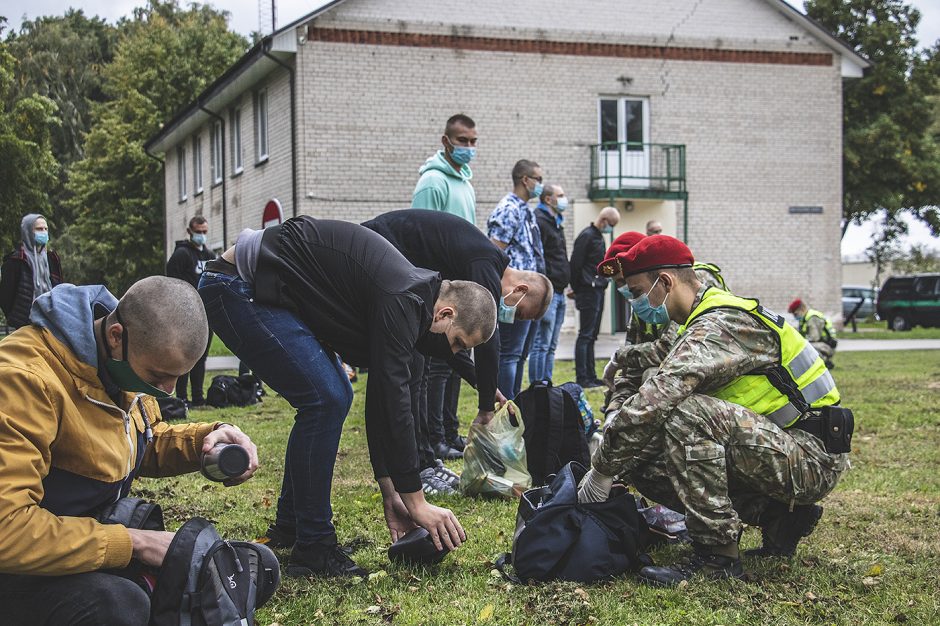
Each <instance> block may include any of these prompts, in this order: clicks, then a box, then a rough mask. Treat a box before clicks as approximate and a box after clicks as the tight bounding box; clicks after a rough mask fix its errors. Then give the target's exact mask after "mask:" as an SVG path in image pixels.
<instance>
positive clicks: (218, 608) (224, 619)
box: [150, 517, 281, 626]
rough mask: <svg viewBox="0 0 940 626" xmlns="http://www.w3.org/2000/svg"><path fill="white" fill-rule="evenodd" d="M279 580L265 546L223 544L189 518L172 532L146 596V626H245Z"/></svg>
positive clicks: (216, 535)
mask: <svg viewBox="0 0 940 626" xmlns="http://www.w3.org/2000/svg"><path fill="white" fill-rule="evenodd" d="M280 582H281V569H280V566H279V564H278V561H277V557H275V556H274V553H273V552H271V550H270V548H268V547H267V546H263V545H261V544H257V543H251V542H248V541H226V540H223V539H222V538H221V537H220V536H219V533H218V532H216V530H215V527H214V526H213V525H212V524H210V523H209V522H208V521H206V520H205V519H203V518H201V517H194V518H193V519H191V520H189V521H188V522H186V523H185V524H183V526H182V527H181V528H180V529H179V530H178V531H176V536H175V537H174V538H173V541H172V542H171V543H170V547H169V549H168V550H167V553H166V557H165V558H164V560H163V566H162V567H161V568H160V573H159V574H158V575H157V580H156V586H155V588H154V590H153V595H152V596H151V598H150V624H151V626H182V625H183V624H186V625H192V626H210V625H211V626H250V625H253V624H254V623H255V609H256V608H258V607H261V606H263V605H264V603H265V602H267V601H268V600H269V599H270V598H271V596H272V595H273V594H274V591H275V590H276V589H277V587H278V585H279V584H280Z"/></svg>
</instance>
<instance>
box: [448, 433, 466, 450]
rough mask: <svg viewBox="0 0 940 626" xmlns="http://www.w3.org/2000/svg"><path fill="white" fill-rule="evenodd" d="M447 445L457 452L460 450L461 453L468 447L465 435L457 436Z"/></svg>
mask: <svg viewBox="0 0 940 626" xmlns="http://www.w3.org/2000/svg"><path fill="white" fill-rule="evenodd" d="M447 445H449V446H450V447H451V448H453V449H455V450H460V451H461V452H463V451H464V448H466V447H467V438H466V437H464V436H463V435H457V436H456V437H454V438H453V439H451V440H450V441H448V442H447Z"/></svg>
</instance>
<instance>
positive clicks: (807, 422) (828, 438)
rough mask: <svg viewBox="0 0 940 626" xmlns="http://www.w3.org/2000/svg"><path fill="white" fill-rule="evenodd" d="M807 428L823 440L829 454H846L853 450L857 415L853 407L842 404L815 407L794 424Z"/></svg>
mask: <svg viewBox="0 0 940 626" xmlns="http://www.w3.org/2000/svg"><path fill="white" fill-rule="evenodd" d="M793 428H799V429H800V430H805V431H806V432H808V433H809V434H811V435H813V436H814V437H817V438H818V439H819V440H821V441H822V442H823V446H825V448H826V452H828V453H829V454H844V453H846V452H851V451H852V433H854V432H855V416H854V415H852V410H851V409H846V408H844V407H841V406H826V407H823V408H821V409H815V410H813V411H811V412H810V413H809V414H807V416H806V417H804V418H803V419H801V420H800V421H798V422H797V423H796V424H794V425H793Z"/></svg>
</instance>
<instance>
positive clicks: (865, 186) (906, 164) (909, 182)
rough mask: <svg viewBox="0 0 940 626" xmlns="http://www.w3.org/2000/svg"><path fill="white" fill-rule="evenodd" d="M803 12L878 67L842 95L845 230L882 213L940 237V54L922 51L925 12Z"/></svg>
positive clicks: (883, 5)
mask: <svg viewBox="0 0 940 626" xmlns="http://www.w3.org/2000/svg"><path fill="white" fill-rule="evenodd" d="M806 12H807V14H808V15H809V16H810V17H812V18H813V19H815V20H816V21H818V22H820V23H821V24H822V25H823V26H825V27H827V28H828V29H829V30H830V31H831V32H832V33H833V34H835V35H836V36H837V37H839V38H840V39H842V40H843V41H844V42H846V43H848V44H849V45H850V46H851V47H852V48H854V49H855V50H856V51H857V52H859V53H861V54H862V55H864V56H865V57H867V58H868V59H869V60H870V61H872V63H873V64H874V65H873V67H872V68H871V69H870V70H869V71H867V72H866V75H865V77H864V78H861V79H849V80H846V81H845V84H844V89H843V97H844V108H843V114H844V160H843V186H844V198H843V214H844V217H845V225H846V226H847V225H848V223H850V222H855V223H861V222H862V221H864V220H865V219H867V218H868V217H870V216H871V215H872V214H873V213H874V212H876V211H878V210H879V209H885V210H887V211H888V212H889V213H892V214H894V213H897V212H901V211H906V212H910V213H911V214H913V215H914V216H916V217H917V218H919V219H920V220H922V221H923V222H925V223H926V224H927V225H928V226H930V228H931V230H932V232H933V233H934V234H940V214H938V210H937V206H936V205H937V204H940V145H938V137H937V136H936V135H935V134H934V133H932V132H930V131H931V127H932V125H933V121H934V115H933V111H934V109H933V102H932V101H931V96H934V95H935V94H937V93H938V91H940V83H938V72H937V68H938V64H937V60H936V58H934V57H935V56H936V55H935V54H931V53H928V52H925V51H923V50H919V49H918V42H917V38H916V31H917V25H918V23H919V22H920V13H919V12H918V11H917V10H916V9H914V8H913V7H911V6H910V5H908V4H906V3H905V2H903V0H807V2H806ZM843 232H844V231H843Z"/></svg>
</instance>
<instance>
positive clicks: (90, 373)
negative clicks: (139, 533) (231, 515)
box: [0, 285, 216, 575]
mask: <svg viewBox="0 0 940 626" xmlns="http://www.w3.org/2000/svg"><path fill="white" fill-rule="evenodd" d="M63 287H65V286H63ZM68 287H71V288H72V289H82V288H75V287H73V286H71V285H68ZM54 291H55V290H53V292H54ZM101 291H102V292H103V293H104V294H106V295H107V296H108V297H110V298H111V299H112V300H113V297H111V296H110V294H107V292H106V291H104V290H103V288H102V289H101ZM50 293H52V292H50ZM44 297H45V296H44ZM98 305H99V306H100V302H99V303H98ZM35 310H36V309H35V305H34V312H35ZM91 332H92V331H91V329H90V328H89V329H88V330H87V333H91ZM83 333H84V334H86V335H87V333H86V332H84V331H83ZM61 336H62V332H61V330H60V331H58V332H53V331H52V330H50V328H45V327H39V326H35V325H33V326H25V327H23V328H21V329H19V330H17V331H16V332H14V333H13V334H11V335H10V336H9V337H7V338H6V339H4V340H3V341H2V342H0V572H3V573H17V574H45V575H63V574H74V573H79V572H87V571H93V570H97V569H104V568H115V567H118V568H119V567H124V566H126V565H127V564H128V562H129V561H130V558H131V539H130V535H129V533H128V532H127V529H126V528H124V527H123V526H118V525H103V524H99V523H98V522H97V521H95V519H93V518H92V517H90V516H91V515H94V514H95V513H96V512H97V511H98V510H99V509H101V508H102V507H104V506H107V505H108V504H109V503H111V502H114V501H115V500H116V499H117V498H118V497H120V496H121V495H124V494H126V492H127V490H128V489H129V488H130V483H131V480H132V479H133V476H135V475H139V476H170V475H175V474H181V473H184V472H190V471H194V470H196V469H198V467H199V458H200V449H201V447H202V440H203V438H204V437H205V436H206V434H208V433H209V432H210V431H211V430H212V429H213V428H214V427H215V426H216V424H215V423H207V424H180V425H170V424H167V423H165V422H161V421H159V420H160V410H159V407H158V405H157V402H156V400H155V399H154V398H152V397H150V396H144V395H135V394H131V393H125V394H124V397H123V399H122V402H121V404H122V405H123V406H124V407H129V410H128V411H127V412H125V411H123V410H122V409H121V408H118V407H117V406H115V405H114V402H113V401H112V400H111V398H109V397H108V394H107V393H106V392H105V389H104V386H103V385H102V383H101V380H100V379H99V378H98V372H97V367H96V365H90V364H88V363H86V362H83V361H82V360H80V359H79V358H78V357H77V356H76V354H75V352H73V350H72V349H71V348H70V347H69V346H68V345H66V344H65V343H63V341H61V340H60V339H59V338H58V337H61ZM92 338H93V333H92ZM69 339H71V337H69ZM82 340H83V341H84V342H85V344H86V346H87V341H88V339H87V337H83V338H82ZM92 340H93V339H92ZM141 409H143V411H144V413H145V414H146V416H147V417H148V418H149V422H150V424H151V426H152V429H153V440H152V442H151V443H150V444H149V445H147V444H146V443H145V439H144V433H145V428H146V426H145V420H144V416H143V415H142V413H141Z"/></svg>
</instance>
